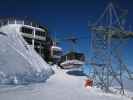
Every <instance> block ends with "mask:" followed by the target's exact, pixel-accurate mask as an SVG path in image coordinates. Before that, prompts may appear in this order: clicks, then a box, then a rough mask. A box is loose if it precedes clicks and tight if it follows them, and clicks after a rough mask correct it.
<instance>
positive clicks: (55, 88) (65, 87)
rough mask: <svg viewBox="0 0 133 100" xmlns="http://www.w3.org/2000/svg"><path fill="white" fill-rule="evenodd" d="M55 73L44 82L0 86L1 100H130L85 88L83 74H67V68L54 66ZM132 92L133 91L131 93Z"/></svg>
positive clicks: (93, 88)
mask: <svg viewBox="0 0 133 100" xmlns="http://www.w3.org/2000/svg"><path fill="white" fill-rule="evenodd" d="M54 71H55V74H54V75H53V76H52V77H50V78H49V79H48V80H47V82H46V83H45V84H42V83H41V84H32V85H30V86H26V87H14V88H12V87H11V88H10V87H8V88H6V89H5V88H2V89H1V88H0V98H1V99H2V100H131V99H130V98H129V97H126V96H121V95H119V94H110V93H104V92H103V91H101V90H100V89H98V88H95V87H92V88H89V89H88V88H85V87H84V82H85V79H86V77H85V76H73V75H68V74H67V71H68V70H62V69H59V68H58V69H57V68H54ZM132 94H133V93H132Z"/></svg>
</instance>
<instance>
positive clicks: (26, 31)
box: [21, 27, 33, 34]
mask: <svg viewBox="0 0 133 100" xmlns="http://www.w3.org/2000/svg"><path fill="white" fill-rule="evenodd" d="M21 32H23V33H28V34H32V33H33V30H32V29H30V28H27V27H22V28H21Z"/></svg>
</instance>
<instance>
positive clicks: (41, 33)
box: [36, 30, 45, 36]
mask: <svg viewBox="0 0 133 100" xmlns="http://www.w3.org/2000/svg"><path fill="white" fill-rule="evenodd" d="M36 35H37V36H45V32H42V31H37V30H36Z"/></svg>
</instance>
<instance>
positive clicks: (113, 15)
mask: <svg viewBox="0 0 133 100" xmlns="http://www.w3.org/2000/svg"><path fill="white" fill-rule="evenodd" d="M91 31H92V34H91V50H92V54H93V55H92V57H91V62H90V63H91V65H92V66H93V71H94V74H93V79H94V83H95V85H97V86H99V87H100V88H101V89H103V90H104V91H105V92H110V87H111V85H112V81H113V80H115V81H116V82H117V83H118V84H119V86H120V90H121V91H120V92H121V93H123V94H124V85H123V79H122V78H123V75H124V73H125V72H126V73H127V74H128V75H129V76H130V77H131V74H130V72H129V70H128V68H127V66H126V65H125V64H124V62H123V59H122V53H121V45H122V43H123V40H124V39H123V38H126V37H128V35H129V33H128V32H126V31H125V30H124V28H123V27H122V25H121V22H120V19H119V16H118V14H117V11H116V10H115V8H114V6H113V4H112V3H110V4H109V5H108V6H107V8H106V9H105V11H104V13H103V14H102V16H100V18H99V19H98V21H97V22H96V23H95V24H94V25H92V26H91Z"/></svg>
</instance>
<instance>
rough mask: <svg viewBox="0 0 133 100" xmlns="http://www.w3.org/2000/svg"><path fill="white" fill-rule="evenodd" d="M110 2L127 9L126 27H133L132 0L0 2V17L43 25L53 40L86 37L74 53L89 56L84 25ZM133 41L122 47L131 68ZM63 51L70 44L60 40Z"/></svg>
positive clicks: (87, 33) (7, 0) (91, 20)
mask: <svg viewBox="0 0 133 100" xmlns="http://www.w3.org/2000/svg"><path fill="white" fill-rule="evenodd" d="M110 1H113V2H114V4H115V5H116V6H117V7H120V8H122V9H128V17H127V18H128V19H127V23H128V24H127V27H128V25H131V26H133V19H132V18H133V11H132V10H133V1H132V0H1V2H0V16H17V17H24V16H29V17H30V18H32V19H34V20H36V21H38V22H40V23H41V24H44V25H47V26H48V28H49V32H50V34H52V35H53V34H55V33H56V36H57V38H62V37H64V36H66V35H67V36H68V35H69V34H70V33H73V34H75V35H76V36H77V37H81V36H88V37H89V38H88V39H84V40H79V42H78V44H77V46H76V50H77V51H80V52H84V53H85V54H86V55H88V58H89V55H91V54H90V46H89V44H90V42H89V41H90V31H89V29H88V22H89V23H93V22H95V21H96V19H97V18H98V17H99V16H100V14H101V13H102V12H103V10H104V9H105V7H106V6H107V4H108V3H109V2H110ZM132 44H133V39H130V42H128V43H127V44H126V45H125V48H124V57H125V59H126V62H127V63H128V64H129V65H130V66H132V65H133V62H132V59H133V52H132V51H133V45H132ZM61 46H62V47H63V48H64V51H67V50H69V49H70V45H68V43H66V42H65V41H62V44H61Z"/></svg>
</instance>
